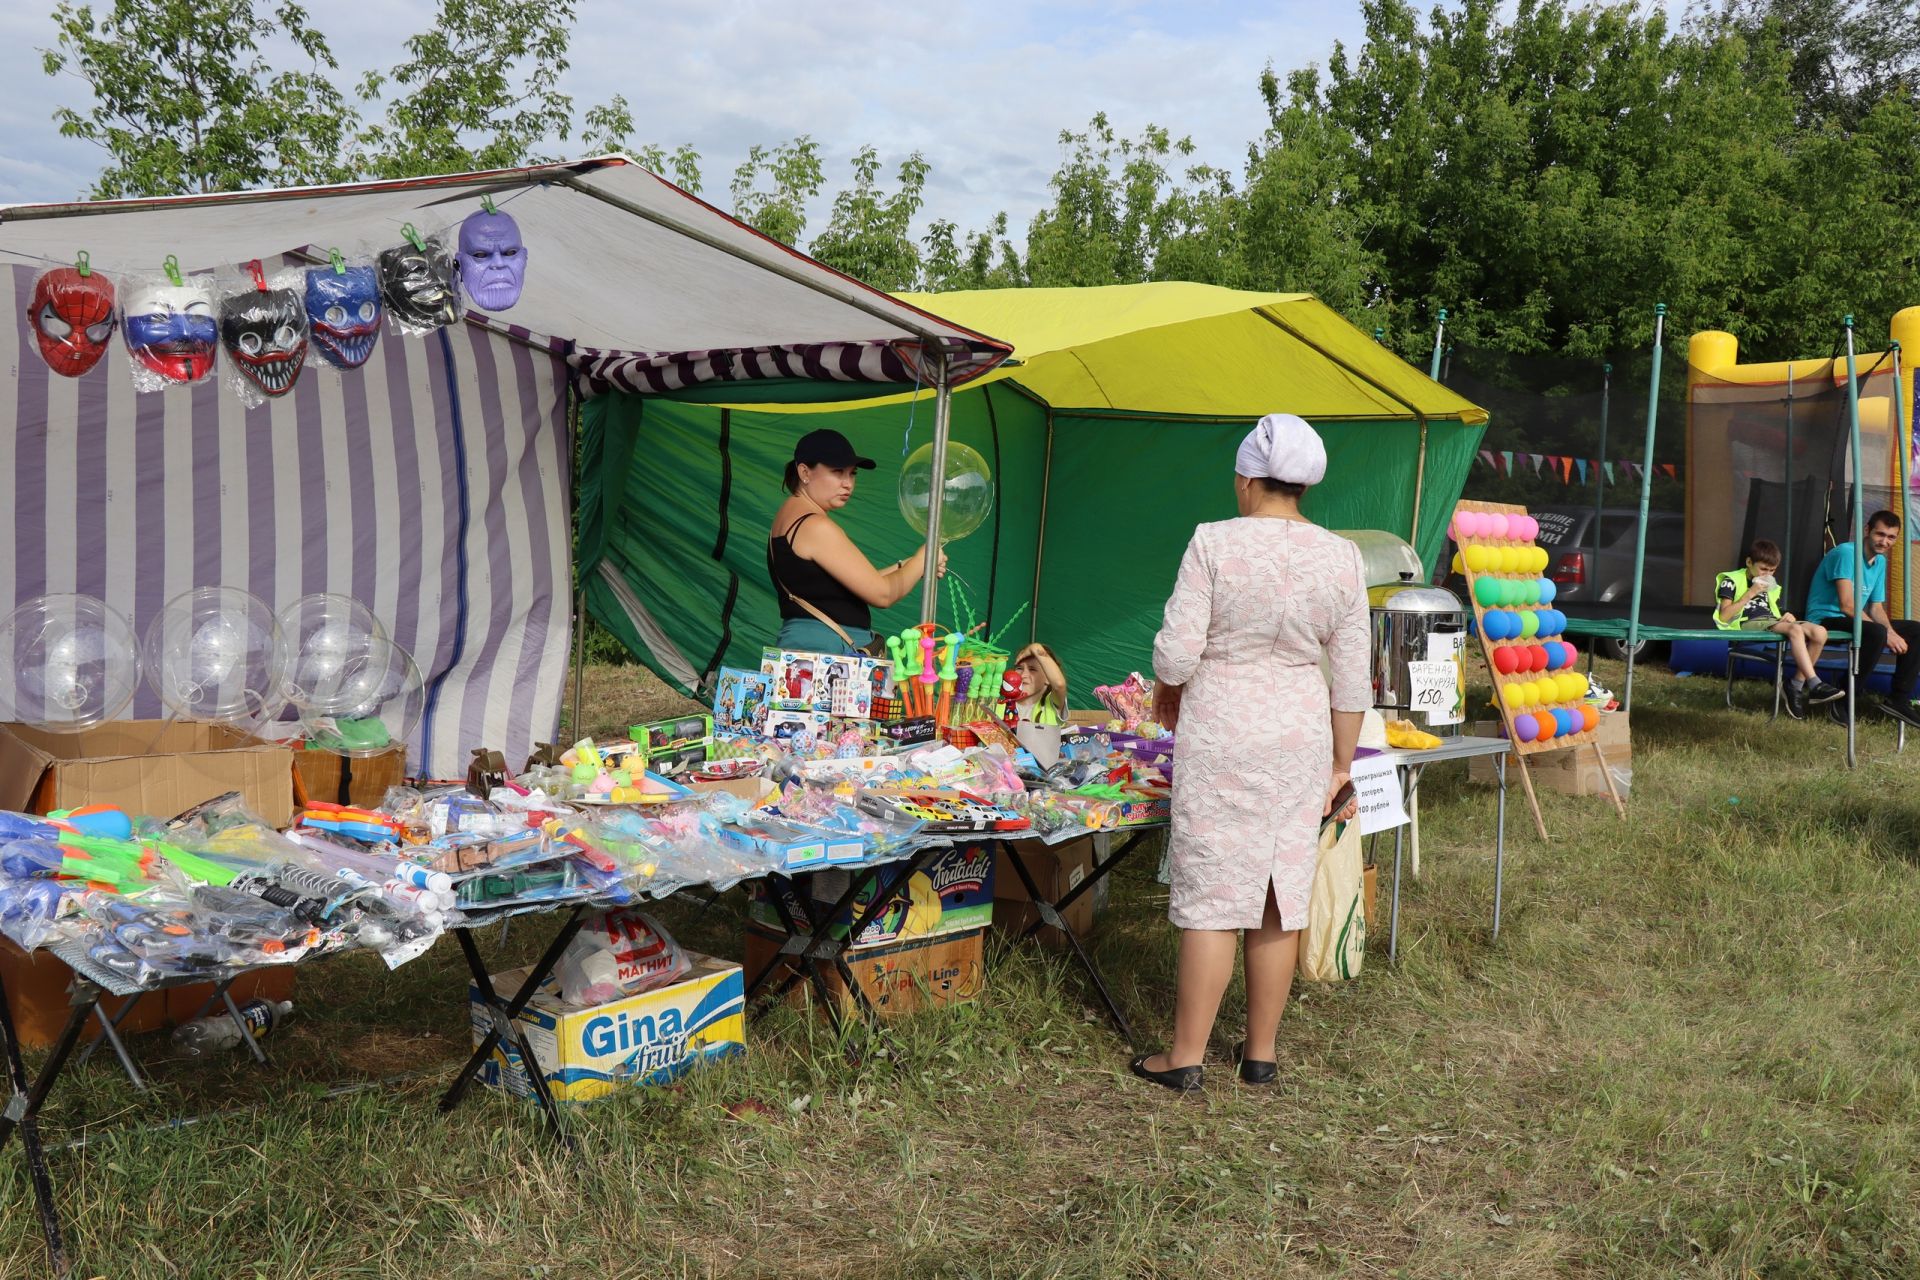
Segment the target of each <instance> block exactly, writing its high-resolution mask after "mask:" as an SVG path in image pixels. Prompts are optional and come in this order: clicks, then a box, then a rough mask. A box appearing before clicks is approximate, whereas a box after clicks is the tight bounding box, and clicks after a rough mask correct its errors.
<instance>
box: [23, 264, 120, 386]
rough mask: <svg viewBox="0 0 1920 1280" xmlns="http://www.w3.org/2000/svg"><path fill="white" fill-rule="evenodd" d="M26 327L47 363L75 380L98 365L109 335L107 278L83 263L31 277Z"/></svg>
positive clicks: (110, 310) (110, 312)
mask: <svg viewBox="0 0 1920 1280" xmlns="http://www.w3.org/2000/svg"><path fill="white" fill-rule="evenodd" d="M27 327H28V328H30V329H32V330H33V340H34V343H35V344H36V345H37V346H39V348H40V358H41V359H42V360H45V361H46V362H47V367H48V368H49V369H51V370H53V371H54V372H55V373H57V374H59V375H60V376H61V377H63V378H77V377H79V376H80V375H81V374H83V373H85V372H86V371H87V370H89V369H91V368H93V366H95V365H96V364H99V363H100V357H101V356H104V355H105V354H107V342H108V340H109V339H111V338H112V337H113V281H111V280H109V279H107V278H106V277H105V276H103V275H101V274H100V273H99V272H98V271H95V270H93V268H92V267H90V266H89V265H88V264H87V255H86V254H84V253H83V254H81V255H80V260H79V262H78V263H77V264H76V265H75V266H71V267H55V268H54V269H53V270H51V271H43V272H41V273H40V274H39V275H38V276H36V277H35V278H34V281H33V293H32V295H31V297H29V299H28V301H27Z"/></svg>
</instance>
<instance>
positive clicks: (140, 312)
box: [120, 260, 220, 391]
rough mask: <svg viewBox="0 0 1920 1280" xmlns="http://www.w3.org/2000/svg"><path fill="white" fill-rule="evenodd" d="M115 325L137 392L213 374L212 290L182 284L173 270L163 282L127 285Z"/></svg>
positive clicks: (216, 334)
mask: <svg viewBox="0 0 1920 1280" xmlns="http://www.w3.org/2000/svg"><path fill="white" fill-rule="evenodd" d="M169 261H171V260H169ZM120 321H121V323H120V332H121V334H122V336H123V337H124V338H125V339H126V343H127V354H129V355H131V356H132V357H133V382H134V386H135V387H136V388H138V389H139V390H141V391H158V390H160V389H162V388H163V387H169V386H179V385H183V384H186V383H192V382H198V381H200V380H201V379H202V378H204V377H206V376H207V375H208V374H209V373H211V372H213V355H214V350H215V348H216V347H217V346H218V345H219V341H220V325H219V323H218V322H217V321H216V320H215V319H214V312H213V291H212V290H211V289H210V288H208V287H207V286H206V285H204V284H200V283H194V284H188V283H186V282H185V281H184V280H182V279H181V277H180V274H179V268H178V267H177V266H174V267H172V268H171V269H170V271H169V273H168V278H167V279H165V280H147V281H142V282H140V283H138V284H130V285H129V286H128V287H127V290H126V294H125V296H124V298H123V300H122V302H121V304H120Z"/></svg>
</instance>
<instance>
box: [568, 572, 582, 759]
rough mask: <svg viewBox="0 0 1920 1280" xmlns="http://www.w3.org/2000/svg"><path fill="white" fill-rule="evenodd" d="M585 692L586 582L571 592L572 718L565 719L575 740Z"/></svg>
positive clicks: (579, 734) (578, 730)
mask: <svg viewBox="0 0 1920 1280" xmlns="http://www.w3.org/2000/svg"><path fill="white" fill-rule="evenodd" d="M586 694H587V584H586V583H584V582H583V583H581V584H580V587H579V589H578V590H577V591H575V592H574V593H573V718H572V719H571V720H569V721H567V733H568V734H569V735H570V736H571V737H573V738H574V739H575V740H576V741H578V740H579V739H580V738H582V737H584V736H585V735H584V734H582V733H581V732H580V708H581V706H582V705H583V704H584V703H585V702H586Z"/></svg>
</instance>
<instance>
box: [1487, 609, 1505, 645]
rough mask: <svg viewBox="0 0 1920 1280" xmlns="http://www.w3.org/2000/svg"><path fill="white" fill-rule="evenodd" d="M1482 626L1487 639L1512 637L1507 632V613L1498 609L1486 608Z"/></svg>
mask: <svg viewBox="0 0 1920 1280" xmlns="http://www.w3.org/2000/svg"><path fill="white" fill-rule="evenodd" d="M1482 627H1483V629H1484V630H1485V631H1486V633H1487V639H1489V640H1511V639H1513V637H1512V636H1510V635H1508V634H1507V615H1506V614H1504V613H1502V612H1500V611H1499V610H1498V609H1491V610H1488V612H1487V616H1486V619H1485V620H1484V622H1483V623H1482Z"/></svg>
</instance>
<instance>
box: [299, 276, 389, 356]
mask: <svg viewBox="0 0 1920 1280" xmlns="http://www.w3.org/2000/svg"><path fill="white" fill-rule="evenodd" d="M306 302H307V323H308V324H309V325H310V326H311V327H312V329H313V345H314V349H315V350H317V351H318V352H319V353H320V358H321V359H322V360H325V361H326V362H327V363H328V364H330V365H332V366H333V367H334V368H336V369H358V368H359V367H360V366H361V365H363V364H365V363H366V362H367V359H368V357H370V356H371V355H373V348H374V344H376V343H377V342H379V341H380V312H381V307H380V278H379V276H378V275H377V274H375V272H374V269H373V267H372V266H370V265H367V264H361V265H358V266H351V267H350V266H347V265H345V263H343V262H336V263H335V264H334V265H333V266H328V267H315V268H314V269H313V270H311V271H309V272H307V299H306Z"/></svg>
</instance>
